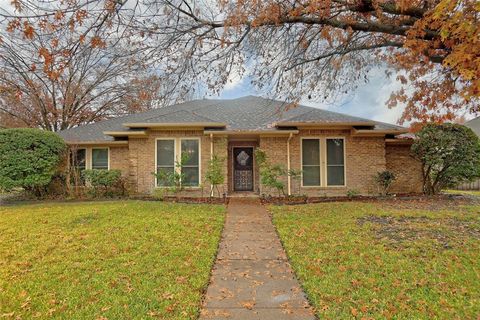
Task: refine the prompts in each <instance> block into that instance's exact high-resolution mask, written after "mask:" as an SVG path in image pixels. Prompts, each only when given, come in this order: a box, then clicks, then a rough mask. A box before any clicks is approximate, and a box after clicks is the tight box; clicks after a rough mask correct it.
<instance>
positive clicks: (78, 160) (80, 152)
mask: <svg viewBox="0 0 480 320" xmlns="http://www.w3.org/2000/svg"><path fill="white" fill-rule="evenodd" d="M86 160H87V149H77V150H73V151H72V167H74V168H75V169H77V170H79V171H83V170H85V169H86V167H87V166H86V165H87V161H86Z"/></svg>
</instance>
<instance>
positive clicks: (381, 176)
mask: <svg viewBox="0 0 480 320" xmlns="http://www.w3.org/2000/svg"><path fill="white" fill-rule="evenodd" d="M395 179H396V177H395V174H394V173H393V172H391V171H388V170H385V171H381V172H378V173H377V175H376V176H375V181H376V182H377V184H378V186H379V187H380V190H381V192H380V193H381V194H382V195H387V194H388V189H390V186H391V185H392V183H393V182H394V181H395Z"/></svg>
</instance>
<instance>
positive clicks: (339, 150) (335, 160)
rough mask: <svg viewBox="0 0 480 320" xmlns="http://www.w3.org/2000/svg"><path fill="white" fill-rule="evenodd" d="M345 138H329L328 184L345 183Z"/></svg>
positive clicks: (339, 184)
mask: <svg viewBox="0 0 480 320" xmlns="http://www.w3.org/2000/svg"><path fill="white" fill-rule="evenodd" d="M343 144H344V141H343V139H327V185H329V186H343V185H344V184H345V155H344V148H343Z"/></svg>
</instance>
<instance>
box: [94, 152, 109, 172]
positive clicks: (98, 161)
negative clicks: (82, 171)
mask: <svg viewBox="0 0 480 320" xmlns="http://www.w3.org/2000/svg"><path fill="white" fill-rule="evenodd" d="M92 169H98V170H101V169H104V170H108V148H102V149H92Z"/></svg>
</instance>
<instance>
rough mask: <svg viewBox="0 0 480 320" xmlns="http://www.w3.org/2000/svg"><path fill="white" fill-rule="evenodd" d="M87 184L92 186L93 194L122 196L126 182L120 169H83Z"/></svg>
mask: <svg viewBox="0 0 480 320" xmlns="http://www.w3.org/2000/svg"><path fill="white" fill-rule="evenodd" d="M83 174H84V177H85V181H86V183H87V185H89V186H90V187H91V188H92V191H93V196H110V197H111V196H124V195H126V193H127V190H126V182H125V181H124V179H123V178H122V173H121V171H120V170H96V169H93V170H85V171H84V172H83Z"/></svg>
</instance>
